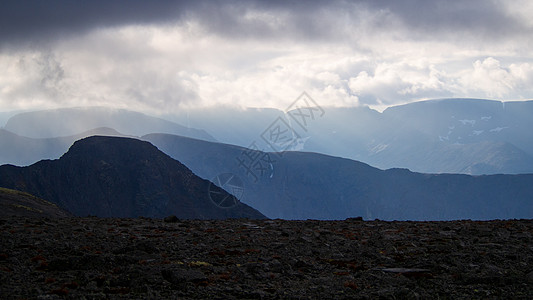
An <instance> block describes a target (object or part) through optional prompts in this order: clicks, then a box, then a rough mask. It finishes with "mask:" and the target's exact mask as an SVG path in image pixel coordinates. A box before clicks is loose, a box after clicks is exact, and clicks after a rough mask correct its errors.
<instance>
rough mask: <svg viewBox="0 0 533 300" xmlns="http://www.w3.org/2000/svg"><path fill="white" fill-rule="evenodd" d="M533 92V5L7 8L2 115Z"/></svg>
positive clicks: (0, 5)
mask: <svg viewBox="0 0 533 300" xmlns="http://www.w3.org/2000/svg"><path fill="white" fill-rule="evenodd" d="M302 91H307V92H308V93H309V94H310V95H311V97H313V98H314V99H315V100H316V101H317V102H318V103H320V104H321V105H324V106H356V105H369V106H371V107H384V106H388V105H393V104H399V103H406V102H412V101H417V100H421V99H431V98H444V97H476V98H490V99H499V100H520V99H532V98H533V1H529V0H524V1H518V0H517V1H490V0H468V1H464V0H460V1H453V0H442V1H441V0H437V1H428V0H406V1H397V0H384V1H379V0H368V1H307V2H305V1H210V2H207V1H178V2H176V1H141V0H118V1H111V0H92V1H66V0H63V1H40V0H34V1H20V0H16V1H11V0H2V1H1V2H0V111H8V110H15V109H45V108H55V107H72V106H89V105H91V106H92V105H104V106H112V107H121V108H129V109H134V110H140V111H144V112H147V113H151V114H157V113H162V112H165V113H168V112H172V111H177V110H179V109H181V108H184V107H203V106H210V105H215V104H234V105H239V106H242V107H276V108H280V109H284V108H286V107H287V106H288V105H289V104H290V103H291V102H292V101H293V100H294V99H295V98H296V97H297V96H299V94H300V93H301V92H302Z"/></svg>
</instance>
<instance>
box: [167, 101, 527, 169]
mask: <svg viewBox="0 0 533 300" xmlns="http://www.w3.org/2000/svg"><path fill="white" fill-rule="evenodd" d="M323 110H324V112H325V113H324V115H323V116H321V117H318V116H316V115H315V116H314V118H313V119H312V118H308V119H307V121H308V123H307V124H306V128H305V129H302V128H300V127H298V126H297V125H294V126H293V128H295V130H296V131H297V133H298V134H299V135H300V137H301V143H299V144H298V147H297V148H295V149H289V150H302V151H311V152H318V153H324V154H328V155H333V156H339V157H345V158H350V159H355V160H359V161H363V162H365V163H368V164H370V165H372V166H375V167H378V168H382V169H388V168H408V169H410V170H412V171H417V172H425V173H462V174H473V175H479V174H500V173H502V174H522V173H533V130H531V128H533V101H524V102H505V103H503V102H500V101H490V100H482V99H442V100H430V101H422V102H415V103H411V104H406V105H401V106H394V107H391V108H388V109H386V110H385V111H384V112H383V113H379V112H378V111H375V110H372V109H370V108H368V107H354V108H331V107H324V108H323ZM285 113H286V112H283V111H280V110H272V109H247V110H230V109H228V108H223V109H218V108H213V109H211V110H198V111H192V112H191V111H188V112H184V113H183V114H182V115H179V116H177V117H175V120H180V119H186V118H187V119H188V120H189V121H188V122H189V124H190V126H193V127H197V128H202V129H205V130H206V131H207V132H210V133H212V134H213V135H214V136H215V137H216V139H217V140H218V141H220V142H224V143H229V144H235V145H239V146H243V147H248V146H249V145H250V144H251V143H252V142H256V144H257V145H258V147H259V149H261V150H264V151H273V150H272V148H271V147H269V145H268V143H266V142H265V141H264V140H262V139H261V133H262V132H264V131H265V130H266V129H267V128H269V126H270V125H271V124H272V123H273V122H274V121H275V120H276V118H278V117H281V118H284V119H285V120H287V122H290V121H291V118H290V117H289V116H287V115H285ZM205 116H208V117H205ZM293 122H294V121H293Z"/></svg>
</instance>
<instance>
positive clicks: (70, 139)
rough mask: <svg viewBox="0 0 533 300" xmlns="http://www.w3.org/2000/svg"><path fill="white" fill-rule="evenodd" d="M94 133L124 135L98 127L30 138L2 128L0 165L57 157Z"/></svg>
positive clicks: (20, 163)
mask: <svg viewBox="0 0 533 300" xmlns="http://www.w3.org/2000/svg"><path fill="white" fill-rule="evenodd" d="M93 135H105V136H124V135H123V134H121V133H119V132H117V131H116V130H114V129H111V128H106V127H102V128H96V129H93V130H89V131H86V132H84V133H80V134H76V135H72V136H65V137H57V138H40V139H37V138H29V137H24V136H20V135H18V134H15V133H12V132H9V131H7V130H5V129H0V165H3V164H12V165H16V166H27V165H31V164H33V163H36V162H38V161H40V160H43V159H57V158H59V157H60V156H61V155H63V154H64V153H65V152H67V150H68V148H69V147H70V146H72V144H73V143H74V142H75V141H77V140H79V139H82V138H86V137H89V136H93Z"/></svg>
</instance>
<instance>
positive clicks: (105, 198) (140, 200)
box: [0, 136, 264, 219]
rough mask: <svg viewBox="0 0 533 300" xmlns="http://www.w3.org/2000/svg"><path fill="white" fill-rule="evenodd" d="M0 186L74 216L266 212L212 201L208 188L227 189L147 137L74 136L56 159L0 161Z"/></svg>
mask: <svg viewBox="0 0 533 300" xmlns="http://www.w3.org/2000/svg"><path fill="white" fill-rule="evenodd" d="M0 186H2V187H7V188H13V189H17V190H21V191H25V192H28V193H31V194H33V195H36V196H38V197H40V198H43V199H46V200H48V201H52V202H54V203H56V204H58V205H59V206H60V207H62V208H64V209H66V210H68V211H70V212H72V213H73V214H75V215H77V216H85V215H96V216H99V217H138V216H145V217H165V216H168V215H176V216H177V217H179V218H197V219H224V218H243V217H247V218H264V216H263V215H262V214H261V213H259V212H258V211H256V210H255V209H253V208H251V207H249V206H247V205H245V204H242V203H237V204H236V205H235V206H232V207H220V206H217V205H215V203H214V202H213V201H211V199H210V198H209V192H210V191H216V192H218V193H219V195H227V194H226V193H225V192H224V191H223V190H222V189H219V188H217V187H216V186H212V185H210V182H209V181H207V180H203V179H201V178H199V177H197V176H195V175H194V174H193V173H192V172H191V171H190V170H189V169H187V167H185V166H184V165H182V164H181V163H180V162H178V161H176V160H174V159H172V158H170V157H169V156H168V155H166V154H164V153H162V152H161V151H159V150H158V149H157V148H156V147H154V146H153V145H151V144H150V143H148V142H144V141H140V140H136V139H131V138H122V137H102V136H93V137H89V138H85V139H83V140H80V141H77V142H75V143H74V144H73V145H72V147H71V148H70V149H69V151H68V152H67V153H65V154H64V155H63V156H62V157H61V158H60V159H59V160H45V161H40V162H38V163H35V164H33V165H31V166H28V167H15V166H11V165H4V166H0Z"/></svg>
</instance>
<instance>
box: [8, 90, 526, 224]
mask: <svg viewBox="0 0 533 300" xmlns="http://www.w3.org/2000/svg"><path fill="white" fill-rule="evenodd" d="M320 109H322V110H323V114H318V113H317V114H315V115H314V116H313V117H309V118H307V120H306V121H307V123H306V124H305V127H304V126H298V125H301V124H298V123H297V119H294V118H291V117H292V116H291V113H293V112H294V111H286V112H283V111H280V110H276V109H246V110H237V109H231V108H212V109H205V110H202V111H199V110H198V111H194V110H189V111H184V112H183V114H182V115H175V116H174V117H173V118H174V119H173V120H174V121H176V123H174V122H170V121H166V120H163V119H159V118H153V117H149V116H146V115H143V114H140V113H135V112H130V111H126V110H111V111H110V112H106V111H105V110H104V109H103V108H83V109H82V108H74V109H61V110H51V111H40V112H26V113H22V114H18V115H14V116H13V117H11V118H10V119H9V120H8V121H7V123H6V126H5V129H0V165H1V164H14V165H19V166H25V165H30V164H32V163H35V162H37V161H39V160H41V159H57V158H59V157H60V156H61V155H62V154H63V153H65V152H66V151H67V149H68V148H69V147H70V145H72V143H74V142H75V141H76V140H79V139H82V138H85V137H88V136H92V135H108V136H122V137H124V136H132V137H136V138H138V139H142V140H146V141H149V142H150V143H152V144H153V145H155V146H157V147H158V148H159V149H160V150H161V151H163V152H164V153H166V154H167V155H169V156H171V157H172V158H174V159H176V160H178V161H179V162H181V163H183V164H184V165H185V166H186V167H187V168H189V169H191V170H192V171H193V172H194V173H195V174H196V175H198V176H200V177H201V178H203V179H205V180H211V181H215V182H216V181H217V180H218V183H219V184H220V183H222V184H223V183H224V182H223V181H224V180H220V177H217V176H226V177H224V178H235V179H236V180H238V182H239V184H238V186H237V188H239V189H240V188H242V190H241V191H240V192H238V195H237V196H238V197H239V198H240V199H241V200H242V202H243V203H246V204H248V205H250V206H251V207H253V208H255V209H257V210H259V211H260V212H261V213H263V214H264V215H266V216H267V217H270V218H285V219H308V218H311V219H344V218H347V217H355V216H362V217H364V218H365V219H373V218H379V219H385V220H394V219H396V220H450V219H463V218H471V219H495V218H531V217H532V216H533V207H532V204H531V203H532V201H531V199H533V190H532V188H531V186H533V185H532V184H531V183H533V177H532V176H533V175H529V174H526V173H533V136H532V135H533V133H532V132H533V131H531V130H530V128H533V124H532V123H533V121H532V120H533V118H531V117H532V116H533V101H526V102H506V103H505V104H503V103H502V102H498V101H489V100H476V99H444V100H433V101H424V102H418V103H412V104H408V105H403V106H397V107H391V108H389V109H387V110H385V111H384V112H383V113H379V112H377V111H375V110H372V109H370V108H367V107H360V108H320ZM280 120H281V121H280ZM275 122H281V123H277V124H278V125H279V124H283V122H285V123H286V124H291V126H292V128H291V130H292V131H293V133H292V137H293V138H294V140H295V142H294V143H292V144H291V145H290V146H288V147H286V148H284V149H283V150H291V151H296V150H298V151H311V152H317V153H309V152H291V151H289V152H284V153H283V154H281V155H280V154H279V153H273V152H269V151H272V148H275V147H276V145H273V144H272V143H269V142H271V141H269V140H268V139H266V138H265V137H266V136H267V133H269V130H270V129H272V128H274V126H273V124H275ZM178 123H181V124H186V125H187V126H181V125H178ZM130 124H131V125H132V126H131V127H129V125H130ZM91 126H94V127H93V128H94V129H93V128H91ZM102 126H109V127H102ZM189 126H191V127H193V128H198V129H189V128H188V127H189ZM117 128H119V129H120V130H116V129H117ZM82 129H85V130H86V131H84V132H82V133H80V132H81V131H80V132H78V133H76V134H72V133H74V132H75V131H76V130H82ZM204 130H205V131H204ZM14 132H17V134H15V133H14ZM146 133H148V134H146ZM69 134H71V135H69ZM27 135H30V136H31V137H28V136H27ZM183 135H186V136H188V137H185V136H183ZM215 139H216V140H218V141H222V142H225V143H220V142H214V141H215ZM118 140H123V139H117V141H118ZM125 140H130V139H125ZM116 143H118V142H116ZM77 144H78V143H76V144H75V145H77ZM129 145H130V146H132V147H134V148H135V147H137V146H136V145H137V144H136V143H131V142H130V144H129ZM117 146H118V145H117ZM247 146H248V147H252V148H254V149H255V150H265V151H263V152H262V151H255V150H254V151H252V150H250V149H247V148H245V147H247ZM273 146H274V147H273ZM121 147H125V146H121ZM143 147H145V146H143ZM73 149H74V150H76V149H78V148H77V147H73V148H72V149H71V151H72V150H73ZM122 149H124V151H125V153H128V151H130V150H126V148H122ZM131 151H133V152H136V150H131ZM69 153H70V151H69ZM74 153H76V152H74ZM86 153H87V155H89V154H91V155H92V154H94V155H109V153H107V152H105V151H104V152H98V151H96V152H95V153H89V152H86ZM140 153H144V152H143V151H140ZM319 153H322V154H319ZM117 155H119V154H118V152H117ZM69 157H70V158H72V157H71V156H69V154H68V153H67V154H66V155H65V156H64V157H62V158H61V160H59V161H55V162H49V161H45V162H39V163H38V164H36V165H32V166H30V167H28V168H25V169H20V168H15V167H13V166H3V167H2V168H1V169H0V170H3V172H7V173H3V175H1V176H0V186H2V183H4V184H6V187H9V188H18V189H21V190H24V191H27V192H30V193H34V194H35V195H36V196H39V197H42V198H44V199H46V200H49V201H54V200H50V199H49V198H54V199H61V200H57V201H59V202H57V203H58V204H60V205H61V206H63V207H64V208H66V209H67V210H69V211H71V212H73V213H75V214H77V215H80V214H84V213H91V214H98V215H111V214H113V215H116V214H117V213H118V212H117V211H116V210H112V209H111V210H109V208H103V207H100V206H99V207H91V208H90V209H89V208H87V207H85V208H80V207H77V206H76V203H75V200H72V199H75V198H76V196H75V195H76V194H75V193H76V191H75V190H74V189H73V188H71V187H70V185H67V186H69V187H68V188H66V192H65V194H64V195H61V196H60V195H59V194H55V193H56V192H55V190H54V189H57V191H59V190H63V189H64V187H61V188H59V187H58V186H55V187H53V188H51V187H49V186H50V185H52V186H53V185H54V184H56V183H54V182H52V181H46V180H45V179H39V176H44V177H46V176H47V175H45V174H44V173H42V172H44V171H43V170H51V169H54V168H56V167H57V166H56V165H64V164H65V162H66V161H69V164H72V166H75V168H76V169H77V170H79V171H81V172H89V173H84V174H82V176H89V175H88V174H92V175H91V176H97V175H98V174H99V173H98V172H100V171H101V170H96V171H95V169H94V165H97V163H96V162H95V163H94V164H93V165H91V166H87V165H84V164H83V163H81V162H80V161H83V160H84V158H81V156H79V155H78V156H76V157H77V159H76V161H77V162H76V163H74V162H73V161H72V160H68V158H69ZM91 157H92V156H91ZM106 157H107V158H106V159H103V161H107V160H113V159H118V158H113V157H108V156H106ZM343 157H344V158H343ZM92 159H94V160H95V161H96V160H97V157H93V158H92ZM139 159H140V158H139ZM77 164H79V165H77ZM122 164H124V161H122V160H120V159H118V160H117V165H122ZM165 164H166V163H165ZM165 164H163V165H165ZM52 165H54V166H55V167H52ZM163 165H158V166H157V168H156V169H157V170H161V168H163V169H165V167H164V166H163ZM375 167H379V168H382V169H389V168H395V169H390V170H380V169H377V168H375ZM396 167H401V168H403V169H396ZM143 168H144V166H143V165H142V164H141V165H136V166H135V167H133V166H124V169H123V170H121V171H120V172H119V173H116V174H114V176H115V177H112V181H120V180H121V178H122V177H123V176H126V177H128V174H130V173H131V174H134V173H136V172H140V173H139V174H144V175H143V176H141V177H140V178H144V179H146V178H152V177H150V176H145V175H146V173H148V174H152V173H153V172H154V171H153V168H148V169H143ZM405 168H408V169H410V170H411V171H409V170H406V169H405ZM73 169H74V167H72V168H68V169H61V168H60V170H62V171H61V172H60V173H64V174H68V176H67V175H65V176H66V177H62V178H59V177H57V176H56V177H53V176H52V177H53V178H56V179H57V182H60V183H61V182H62V184H65V182H63V181H64V180H66V179H68V178H71V177H72V178H75V177H76V176H77V175H76V172H75V171H74V170H73ZM5 170H8V171H5ZM14 170H16V172H15V171H14ZM21 170H25V171H21ZM412 171H418V172H422V173H463V174H473V175H480V174H524V175H494V176H466V175H452V174H449V175H446V174H441V175H429V174H421V173H416V172H412ZM12 172H14V173H12ZM17 172H18V173H17ZM21 172H22V173H21ZM24 172H26V173H24ZM28 172H29V173H28ZM31 172H33V173H35V174H39V176H37V177H35V176H34V177H31V176H30V177H31V178H30V177H28V176H29V175H28V174H30V173H31ZM46 172H48V171H46ZM157 172H160V171H157ZM168 172H170V171H168V170H167V171H165V172H163V173H161V174H167V173H168ZM14 174H18V175H17V176H19V182H18V183H17V182H15V181H13V180H14V179H13V178H7V179H6V176H7V177H11V176H13V175H14ZM21 174H25V175H21ZM56 175H57V174H56ZM166 176H167V175H164V176H163V177H161V176H159V177H158V176H156V178H157V179H154V178H152V179H150V180H148V181H146V180H145V181H143V180H144V179H139V180H140V181H135V180H133V181H131V182H130V183H128V184H129V185H125V186H122V187H119V186H114V187H113V188H110V190H109V191H108V192H107V193H119V194H120V195H121V196H120V197H119V198H120V199H122V200H120V201H122V202H121V203H127V201H129V200H126V199H130V198H132V197H133V198H135V197H134V194H135V193H138V192H139V189H140V185H143V187H142V189H148V190H150V191H151V193H153V194H157V190H158V189H162V188H163V189H164V188H167V185H166V184H165V183H162V181H161V180H162V178H164V177H166ZM228 176H229V177H228ZM89 177H90V176H89ZM89 177H86V178H89ZM10 180H11V181H10ZM42 180H45V181H42ZM76 180H78V179H76ZM86 180H89V179H86ZM21 182H23V183H24V184H29V183H30V182H31V184H30V186H31V187H30V186H25V185H24V184H21ZM83 182H85V181H83ZM148 182H150V183H148ZM57 184H59V183H57ZM79 184H82V182H76V184H74V185H73V186H77V185H79ZM91 184H92V187H93V188H96V187H98V186H99V185H101V184H103V183H102V182H92V183H91ZM82 185H83V184H82ZM44 187H46V188H44ZM115 188H118V190H117V191H114V189H115ZM234 188H235V186H230V187H229V188H228V187H226V190H227V191H229V192H232V193H235V189H234ZM69 189H70V190H69ZM43 190H45V191H46V192H43ZM52 191H54V192H52ZM125 191H128V192H127V193H126V192H125ZM43 193H44V194H43ZM128 193H129V194H128ZM131 193H134V194H131ZM206 194H208V193H207V192H205V191H204V192H203V195H200V194H194V196H191V197H200V198H202V199H205V196H206ZM109 195H110V194H108V195H107V196H106V195H105V194H98V196H94V197H93V198H90V199H92V200H91V201H93V200H94V201H97V200H98V199H110V198H113V197H110V196H109ZM175 196H176V195H173V194H172V193H171V192H168V193H166V196H164V197H166V199H173V198H174V197H175ZM84 197H86V196H84ZM91 197H92V196H91ZM83 199H85V200H82V202H83V201H87V199H89V198H83ZM69 201H74V202H69ZM120 201H119V202H120ZM202 201H203V200H202ZM149 202H150V201H149ZM66 205H70V206H69V207H66ZM127 205H129V206H130V208H129V210H127V214H126V215H128V216H133V215H140V212H141V213H142V214H143V215H148V216H155V215H157V216H164V215H168V214H170V213H169V212H167V210H166V209H162V208H161V206H157V205H156V207H152V208H150V209H151V210H150V209H148V210H142V209H141V210H135V209H134V208H133V207H136V205H137V204H135V203H134V204H131V203H129V204H127ZM127 205H126V206H127ZM84 209H85V210H84ZM106 209H107V210H106ZM94 211H95V212H96V213H93V212H94ZM169 211H170V210H169ZM174 212H177V210H174ZM196 213H197V214H196V215H195V214H194V213H187V214H186V215H187V216H191V215H192V216H196V217H200V218H204V217H206V216H211V215H210V213H208V214H207V215H206V214H204V213H198V212H196ZM119 216H122V215H120V214H119ZM217 217H220V215H218V216H217Z"/></svg>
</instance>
